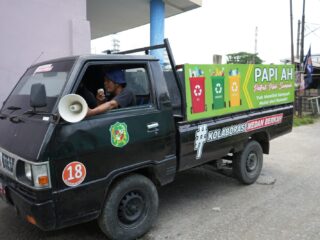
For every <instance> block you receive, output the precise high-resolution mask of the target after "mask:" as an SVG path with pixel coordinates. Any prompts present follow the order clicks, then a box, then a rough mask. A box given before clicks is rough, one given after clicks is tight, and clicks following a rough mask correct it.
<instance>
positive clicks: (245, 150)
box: [0, 40, 294, 239]
mask: <svg viewBox="0 0 320 240" xmlns="http://www.w3.org/2000/svg"><path fill="white" fill-rule="evenodd" d="M160 48H164V49H166V50H167V52H168V57H169V60H170V65H171V70H163V66H162V65H161V64H160V62H159V60H158V59H156V58H154V57H153V56H150V55H132V53H134V52H141V51H142V52H146V53H148V52H149V51H150V50H159V49H160ZM110 68H120V69H122V70H123V71H124V73H125V78H126V83H127V86H126V87H127V88H129V89H130V90H131V91H132V92H133V93H134V94H135V97H136V105H135V106H131V107H127V108H118V109H113V110H111V111H107V112H106V113H103V114H99V115H95V116H91V117H86V111H87V109H88V104H87V101H86V100H85V97H84V96H82V95H81V93H82V92H83V89H84V87H85V88H86V90H87V91H90V92H91V93H92V94H93V95H95V94H96V92H97V89H101V88H103V76H104V73H105V71H106V70H107V69H110ZM293 71H294V69H293V67H292V66H291V65H284V66H280V67H279V68H277V67H276V66H274V65H271V66H264V65H259V66H255V65H245V66H242V65H239V66H235V65H230V66H229V65H211V64H209V65H194V64H185V65H180V66H176V65H175V62H174V59H173V57H172V53H171V48H170V45H169V42H168V41H167V40H165V41H164V44H160V45H156V46H151V47H146V48H140V49H136V50H132V51H127V52H122V53H120V54H118V53H117V54H105V55H86V56H75V57H67V58H60V59H55V60H50V61H46V62H42V63H38V64H35V65H33V66H31V67H30V68H28V69H27V70H26V72H25V73H24V75H23V76H22V77H21V79H20V80H19V82H18V83H17V85H16V86H15V87H14V89H13V90H12V92H11V94H10V95H9V96H8V98H7V99H6V101H5V102H4V104H3V106H2V108H1V112H0V133H1V134H0V197H1V198H2V199H3V200H4V201H6V202H7V203H8V204H10V205H12V206H13V207H14V208H15V209H16V211H17V213H18V214H19V215H20V216H21V217H22V218H23V219H25V220H26V221H27V222H29V223H31V224H33V225H35V226H37V227H39V228H40V229H42V230H55V229H61V228H64V227H67V226H71V225H75V224H79V223H83V222H88V221H91V220H95V219H97V220H98V224H99V226H100V228H101V230H102V231H103V232H104V233H105V234H106V236H107V237H109V238H110V239H135V238H137V237H140V236H142V235H143V234H145V233H146V232H147V231H149V230H150V228H151V227H152V226H153V224H154V223H155V220H156V216H157V211H158V205H159V200H158V193H157V188H159V187H161V186H164V185H166V184H168V183H170V182H172V181H174V179H175V176H176V175H177V174H178V173H179V172H181V171H185V170H187V169H190V168H193V167H196V166H199V165H203V164H206V163H211V164H214V163H216V165H217V166H219V167H221V166H222V167H223V166H224V165H228V166H230V165H231V166H232V172H233V176H235V177H236V178H237V179H239V181H241V182H242V183H244V184H252V183H254V182H255V181H256V179H257V178H258V177H259V174H260V172H261V168H262V165H263V154H268V153H269V151H270V145H269V142H270V140H272V139H274V138H276V137H279V136H281V135H283V134H286V133H289V132H290V131H291V130H292V121H293V104H292V101H293V88H294V87H293V86H294V73H293ZM89 107H90V106H89Z"/></svg>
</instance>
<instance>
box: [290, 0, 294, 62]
mask: <svg viewBox="0 0 320 240" xmlns="http://www.w3.org/2000/svg"><path fill="white" fill-rule="evenodd" d="M290 27H291V64H294V52H293V51H294V50H293V25H292V0H290Z"/></svg>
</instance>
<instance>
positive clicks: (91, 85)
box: [76, 63, 151, 108]
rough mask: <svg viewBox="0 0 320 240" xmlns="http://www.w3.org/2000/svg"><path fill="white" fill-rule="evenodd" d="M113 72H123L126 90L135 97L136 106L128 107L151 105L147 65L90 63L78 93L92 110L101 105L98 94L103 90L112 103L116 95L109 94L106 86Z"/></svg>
mask: <svg viewBox="0 0 320 240" xmlns="http://www.w3.org/2000/svg"><path fill="white" fill-rule="evenodd" d="M112 71H121V72H122V74H123V75H122V77H123V78H124V81H125V85H124V88H126V89H127V90H129V91H130V92H131V93H132V94H133V96H134V99H135V101H134V104H131V105H130V106H128V107H134V106H140V105H146V104H150V103H151V96H150V95H151V94H150V84H149V77H148V72H147V69H146V65H142V64H138V65H137V64H101V63H97V64H93V63H90V64H89V65H88V66H87V68H86V70H85V72H84V74H83V77H82V79H81V82H80V84H79V87H78V89H77V90H76V93H77V94H79V95H81V96H82V97H84V99H85V100H86V102H87V104H88V106H89V107H90V108H95V107H97V106H98V105H99V101H98V100H97V98H96V96H97V92H98V90H99V89H103V90H104V93H105V96H106V98H105V99H106V100H105V101H110V100H112V99H113V98H114V95H113V94H112V93H110V92H108V89H107V88H106V86H105V77H106V76H108V75H110V74H109V73H110V72H112Z"/></svg>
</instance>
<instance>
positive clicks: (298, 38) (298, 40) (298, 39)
mask: <svg viewBox="0 0 320 240" xmlns="http://www.w3.org/2000/svg"><path fill="white" fill-rule="evenodd" d="M300 24H301V22H300V20H298V36H297V58H298V59H300V57H299V56H300V55H299V50H300V48H299V43H300Z"/></svg>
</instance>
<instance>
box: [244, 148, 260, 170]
mask: <svg viewBox="0 0 320 240" xmlns="http://www.w3.org/2000/svg"><path fill="white" fill-rule="evenodd" d="M258 162H259V159H258V156H257V154H256V153H254V152H251V153H250V154H249V155H248V158H247V162H246V169H247V172H249V173H251V172H253V171H255V170H256V169H257V166H258Z"/></svg>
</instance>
